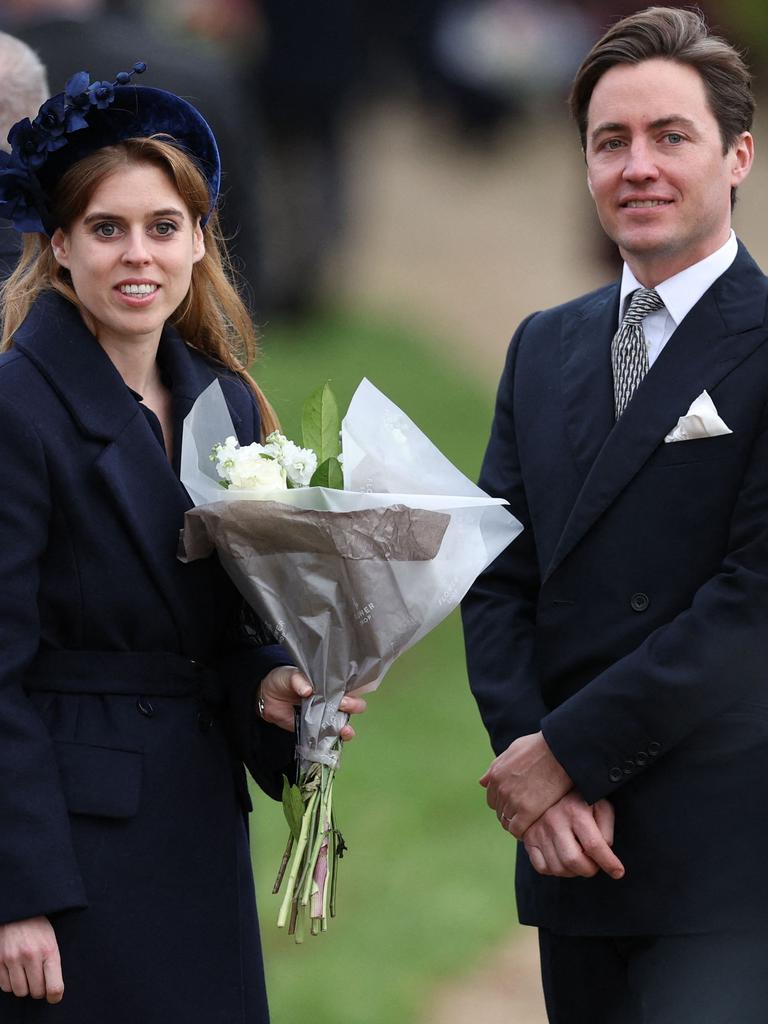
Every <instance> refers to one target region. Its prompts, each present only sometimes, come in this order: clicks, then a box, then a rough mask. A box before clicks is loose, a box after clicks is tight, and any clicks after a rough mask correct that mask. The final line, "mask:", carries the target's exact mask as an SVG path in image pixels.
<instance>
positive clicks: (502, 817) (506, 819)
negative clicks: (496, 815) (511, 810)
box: [500, 811, 512, 825]
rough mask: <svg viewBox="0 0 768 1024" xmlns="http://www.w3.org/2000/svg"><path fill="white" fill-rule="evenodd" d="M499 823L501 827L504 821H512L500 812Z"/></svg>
mask: <svg viewBox="0 0 768 1024" xmlns="http://www.w3.org/2000/svg"><path fill="white" fill-rule="evenodd" d="M500 821H501V824H502V825H503V824H504V822H505V821H512V819H511V818H508V817H507V816H506V814H505V813H504V811H502V812H501V818H500Z"/></svg>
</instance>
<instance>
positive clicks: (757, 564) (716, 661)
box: [542, 408, 768, 802]
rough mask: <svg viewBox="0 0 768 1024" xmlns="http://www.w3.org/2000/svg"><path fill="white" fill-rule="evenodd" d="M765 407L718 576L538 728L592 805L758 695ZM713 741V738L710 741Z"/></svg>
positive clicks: (767, 543)
mask: <svg viewBox="0 0 768 1024" xmlns="http://www.w3.org/2000/svg"><path fill="white" fill-rule="evenodd" d="M766 665H768V409H766V408H764V409H763V412H762V419H761V422H760V426H759V429H758V431H757V433H756V437H755V440H754V442H753V445H752V450H751V454H750V458H749V461H748V463H747V467H746V470H745V473H744V477H743V480H742V485H741V488H740V491H739V495H738V498H737V501H736V503H735V506H734V510H733V514H732V517H731V522H730V530H729V536H728V543H727V553H726V555H725V557H724V559H723V560H722V563H721V565H720V567H719V571H718V572H717V573H716V574H715V575H714V576H712V577H711V578H710V579H708V580H707V581H706V582H705V583H704V584H703V585H702V586H701V587H700V588H699V589H698V590H697V592H696V593H695V595H694V597H693V600H692V602H691V604H690V606H689V607H688V608H687V609H686V610H685V611H683V612H682V613H681V614H679V615H677V616H676V617H675V618H674V619H672V620H671V621H670V622H669V623H666V624H665V625H663V626H660V627H659V628H658V629H656V630H655V631H654V632H652V633H651V634H650V635H649V636H648V637H647V638H646V639H645V640H644V642H643V643H642V644H640V646H638V647H636V648H635V649H634V650H633V651H631V652H630V653H629V654H627V655H626V656H625V657H623V658H621V659H619V660H618V661H616V662H614V663H613V664H612V665H611V666H610V667H609V668H607V669H606V670H605V671H603V672H601V673H600V674H599V675H598V676H597V677H596V678H594V679H593V680H591V681H590V682H589V683H588V684H587V685H586V686H585V687H584V688H583V689H581V690H580V691H578V692H577V693H576V694H574V695H573V696H572V697H570V698H569V699H568V700H566V701H565V702H564V703H562V704H561V705H559V707H557V708H556V709H555V710H553V711H551V712H550V713H549V714H548V715H547V716H546V717H545V718H544V720H543V722H542V731H543V733H544V737H545V738H546V740H547V743H548V744H549V746H550V747H551V749H552V751H553V753H554V754H555V756H556V757H557V759H558V760H559V761H560V762H561V764H562V765H563V766H564V767H565V769H566V771H567V772H568V774H569V775H570V776H571V778H572V779H573V780H574V783H575V785H576V787H577V788H578V789H579V790H580V792H581V793H582V794H583V795H584V797H585V799H587V800H589V801H590V802H594V801H596V800H598V799H600V798H601V797H604V796H610V795H611V793H612V792H614V791H615V790H616V788H617V787H618V786H620V785H622V784H624V783H626V782H627V781H629V780H630V779H632V778H634V777H636V776H637V774H638V773H639V772H642V771H644V770H646V769H647V767H648V766H649V765H651V764H653V763H654V762H656V761H657V760H658V759H659V758H661V757H663V755H664V754H665V753H666V752H668V751H670V750H672V749H673V748H674V747H675V746H677V745H678V744H680V743H682V742H683V741H684V740H685V739H686V738H687V737H689V736H690V734H691V733H692V732H693V731H694V730H696V729H697V728H699V727H702V726H706V725H707V723H712V722H716V721H717V717H718V716H719V715H720V714H721V713H722V712H723V711H724V710H726V708H728V707H729V706H730V705H733V704H735V703H736V702H738V701H740V700H743V699H745V698H749V697H753V698H754V697H759V698H762V700H763V701H765V699H766V692H767V691H766ZM713 742H716V738H713Z"/></svg>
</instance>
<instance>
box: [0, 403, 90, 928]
mask: <svg viewBox="0 0 768 1024" xmlns="http://www.w3.org/2000/svg"><path fill="white" fill-rule="evenodd" d="M0 451H2V460H1V463H2V473H3V480H4V486H3V499H2V501H0V651H2V658H1V659H0V776H1V778H2V782H1V783H0V922H7V921H17V920H21V919H24V918H28V917H34V916H37V915H39V914H53V913H56V912H58V911H62V910H67V909H72V908H76V907H84V906H86V905H87V901H86V897H85V892H84V888H83V883H82V879H81V877H80V872H79V869H78V865H77V862H76V859H75V854H74V850H73V846H72V837H71V832H70V826H69V816H68V814H67V809H66V806H65V802H64V795H63V791H62V787H61V782H60V778H59V773H58V768H57V763H56V758H55V754H54V750H53V744H52V741H51V739H50V736H49V734H48V731H47V729H46V728H45V726H44V724H43V721H42V719H41V718H40V716H39V715H38V713H37V710H36V709H35V707H34V705H33V704H32V702H31V701H30V700H29V698H28V697H27V695H26V693H25V691H24V676H25V672H26V671H27V669H28V668H29V665H30V663H31V662H32V660H33V658H34V657H35V654H36V653H37V649H38V645H39V642H40V622H39V614H38V603H37V595H38V580H39V562H40V559H41V558H42V556H43V553H44V551H45V548H46V544H47V540H48V523H49V517H50V511H51V508H50V494H49V487H48V480H47V470H46V461H45V453H44V448H43V444H42V441H41V439H40V437H39V436H38V435H37V434H36V433H35V431H34V430H33V429H32V428H31V427H30V426H29V424H28V422H27V421H26V417H25V416H24V415H23V413H22V412H21V410H17V409H15V408H14V407H13V406H12V405H11V404H10V403H9V402H8V401H7V400H6V399H4V398H3V399H0Z"/></svg>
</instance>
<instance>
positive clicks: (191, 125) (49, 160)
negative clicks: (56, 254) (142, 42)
mask: <svg viewBox="0 0 768 1024" xmlns="http://www.w3.org/2000/svg"><path fill="white" fill-rule="evenodd" d="M145 70H146V65H145V64H144V63H143V62H141V61H139V62H137V63H136V64H134V65H133V68H132V70H131V71H121V72H120V73H119V74H118V75H117V76H116V77H115V81H114V82H91V81H90V79H89V76H88V73H87V72H85V71H79V72H77V74H75V75H73V76H72V77H71V78H70V79H69V81H68V82H67V85H66V87H65V89H64V92H61V93H59V94H58V95H56V96H52V97H51V99H49V100H46V102H45V103H44V104H43V105H42V107H41V108H40V111H39V113H38V115H37V117H35V119H34V120H33V121H30V119H29V118H26V117H25V118H24V119H23V120H22V121H19V122H17V123H16V124H15V125H14V126H13V128H11V130H10V132H9V133H8V143H9V145H10V147H11V152H10V153H6V152H0V217H5V218H6V219H7V220H10V221H11V222H12V223H13V225H14V226H15V227H16V229H17V230H18V231H40V232H43V233H45V234H47V235H51V234H53V232H54V231H55V229H56V228H57V227H58V225H57V224H56V223H55V218H54V216H53V214H52V212H51V209H50V204H49V197H50V195H51V192H52V190H53V189H54V188H55V186H56V183H57V182H58V181H59V180H60V179H61V176H62V175H63V174H64V173H65V171H67V170H68V169H69V168H70V167H71V166H72V165H73V164H75V163H77V161H78V160H82V159H83V157H86V156H89V155H90V154H91V153H94V152H95V151H96V150H98V149H102V148H103V147H104V146H112V145H114V144H115V143H117V142H122V141H123V140H124V139H131V138H149V137H150V136H160V137H162V138H164V139H165V141H167V142H170V143H172V144H173V145H175V146H178V147H179V148H180V149H182V150H184V152H186V153H187V154H188V155H189V156H190V157H191V158H192V159H193V160H194V162H195V164H196V165H197V167H198V169H199V170H200V171H201V173H202V174H203V176H204V178H205V180H206V183H207V185H208V195H209V199H210V203H209V209H208V213H207V215H206V216H205V218H204V219H203V224H205V221H206V220H207V219H208V217H209V216H210V214H211V212H212V211H213V208H214V206H215V204H216V198H217V196H218V193H219V184H220V180H221V163H220V160H219V151H218V147H217V145H216V139H215V138H214V135H213V132H212V131H211V129H210V127H209V125H208V123H207V122H206V120H205V119H204V117H203V116H202V114H201V113H200V112H199V111H198V110H196V109H195V108H194V107H193V106H192V105H191V103H188V102H187V101H186V100H184V99H182V98H181V97H180V96H176V95H175V94H174V93H171V92H166V91H165V90H163V89H153V88H148V87H146V86H138V85H134V84H132V82H131V78H132V76H133V75H136V74H142V73H143V72H144V71H145Z"/></svg>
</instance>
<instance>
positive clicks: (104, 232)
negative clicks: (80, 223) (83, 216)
mask: <svg viewBox="0 0 768 1024" xmlns="http://www.w3.org/2000/svg"><path fill="white" fill-rule="evenodd" d="M96 234H97V235H101V237H102V238H112V237H113V236H114V235H116V234H117V226H116V225H115V224H97V225H96Z"/></svg>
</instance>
